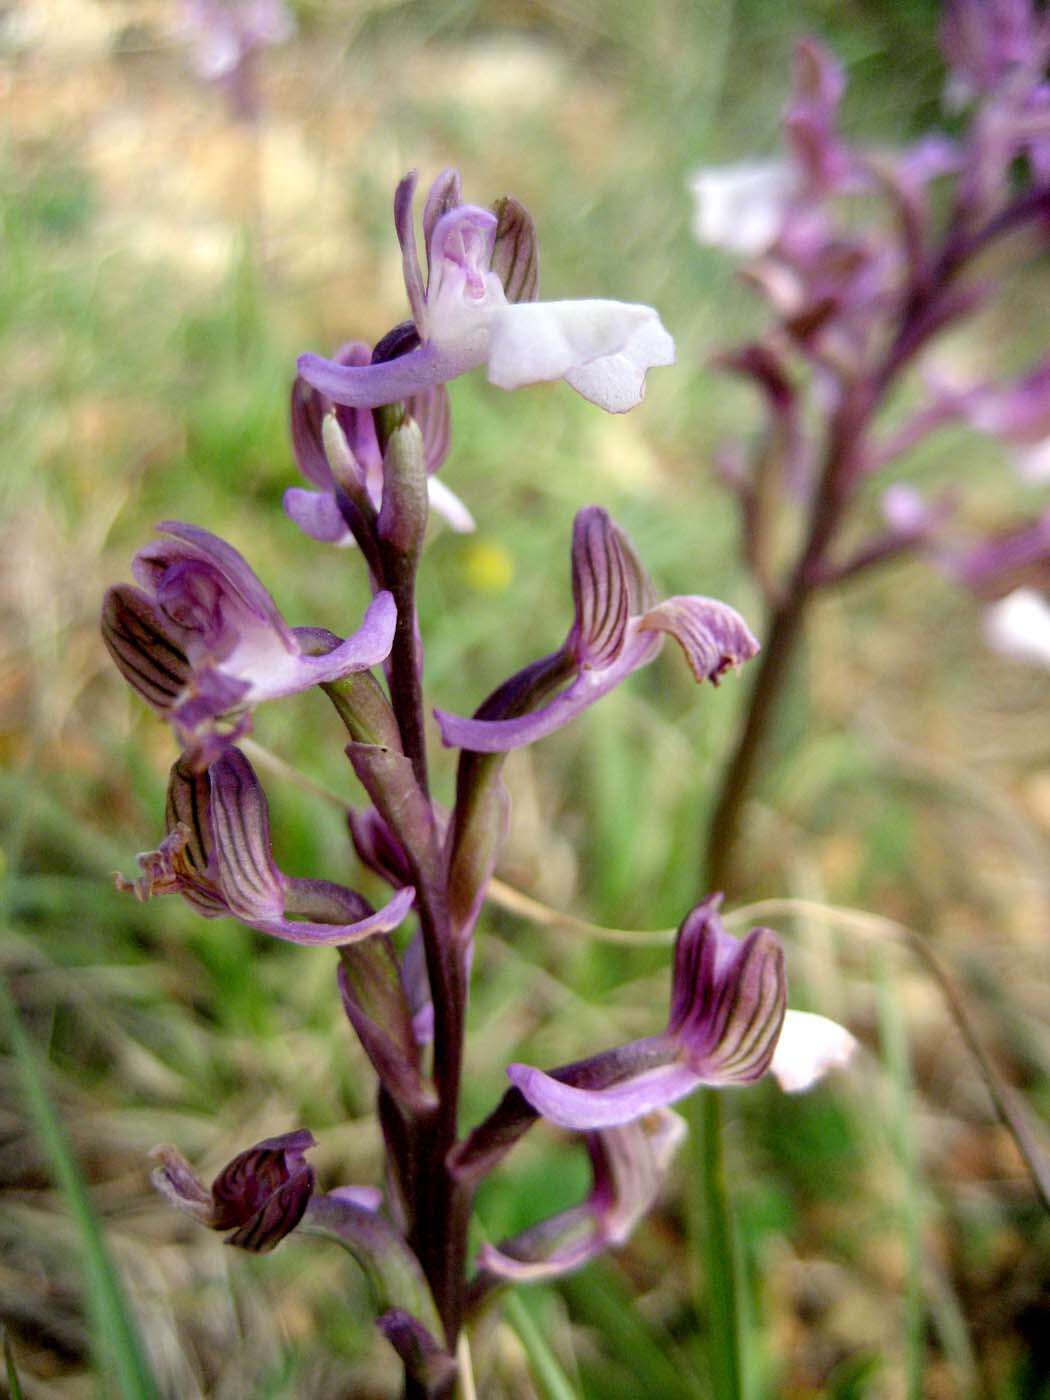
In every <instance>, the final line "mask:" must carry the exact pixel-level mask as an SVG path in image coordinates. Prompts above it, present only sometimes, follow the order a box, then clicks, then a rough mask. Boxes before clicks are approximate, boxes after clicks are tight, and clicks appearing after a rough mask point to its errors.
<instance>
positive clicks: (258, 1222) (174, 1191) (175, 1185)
mask: <svg viewBox="0 0 1050 1400" xmlns="http://www.w3.org/2000/svg"><path fill="white" fill-rule="evenodd" d="M316 1145H317V1144H316V1142H315V1140H314V1135H313V1133H310V1132H308V1131H307V1130H306V1129H305V1128H300V1129H298V1131H296V1132H294V1133H283V1134H282V1135H281V1136H280V1137H273V1138H266V1139H265V1140H264V1141H263V1142H257V1143H256V1144H255V1146H254V1147H249V1148H248V1149H247V1151H245V1152H241V1153H239V1154H238V1155H237V1156H236V1157H234V1159H233V1161H232V1162H230V1163H229V1165H228V1166H226V1167H224V1168H223V1169H222V1171H221V1172H220V1173H219V1175H218V1176H217V1177H216V1178H215V1180H214V1181H213V1182H212V1184H211V1187H210V1188H208V1187H206V1186H205V1185H204V1182H203V1181H202V1180H201V1179H200V1177H199V1176H198V1175H197V1173H196V1172H195V1171H194V1170H193V1168H192V1167H191V1166H190V1164H189V1162H187V1161H186V1159H185V1157H183V1155H182V1153H181V1152H179V1150H178V1149H177V1148H175V1147H168V1146H162V1147H155V1148H154V1149H153V1152H152V1153H151V1154H150V1155H151V1156H153V1157H156V1158H157V1159H158V1161H159V1162H160V1166H158V1167H156V1168H154V1171H153V1185H154V1186H155V1187H156V1188H157V1190H158V1191H159V1192H160V1193H161V1195H162V1196H164V1197H165V1198H166V1199H167V1200H168V1201H170V1203H171V1204H172V1205H173V1206H175V1208H176V1209H177V1210H181V1211H183V1212H184V1213H185V1214H186V1215H191V1216H193V1218H194V1220H197V1221H199V1222H200V1224H201V1225H205V1226H207V1228H208V1229H209V1230H224V1231H225V1230H230V1231H232V1232H233V1233H232V1234H230V1235H229V1236H228V1238H227V1240H226V1243H227V1244H232V1245H236V1246H237V1248H239V1249H247V1250H249V1251H250V1252H251V1253H253V1254H268V1253H269V1252H270V1250H271V1249H276V1247H277V1246H278V1245H279V1244H280V1242H281V1241H282V1240H283V1239H284V1237H285V1235H288V1234H290V1233H291V1232H292V1231H293V1230H294V1229H295V1227H296V1226H297V1225H298V1224H299V1222H300V1220H302V1218H303V1215H304V1214H305V1213H306V1207H307V1206H308V1205H309V1203H310V1197H311V1196H312V1195H313V1191H314V1186H315V1182H316V1179H315V1176H314V1169H313V1167H311V1166H310V1164H309V1163H308V1162H307V1160H306V1153H307V1152H308V1151H309V1150H310V1148H311V1147H316Z"/></svg>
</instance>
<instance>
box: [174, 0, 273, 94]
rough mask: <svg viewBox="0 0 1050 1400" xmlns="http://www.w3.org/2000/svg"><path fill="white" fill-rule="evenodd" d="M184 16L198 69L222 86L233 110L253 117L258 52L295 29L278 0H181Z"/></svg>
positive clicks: (194, 62) (269, 46)
mask: <svg viewBox="0 0 1050 1400" xmlns="http://www.w3.org/2000/svg"><path fill="white" fill-rule="evenodd" d="M182 20H183V28H184V30H185V32H186V33H187V34H188V35H189V37H190V38H191V39H192V42H193V55H192V57H193V66H194V68H195V69H196V71H197V72H198V74H199V75H200V76H201V77H202V78H204V79H205V80H206V81H207V82H213V83H219V84H221V85H222V86H223V87H224V88H225V90H226V92H227V94H228V96H229V99H230V103H231V106H232V107H233V110H234V113H235V114H236V115H237V116H239V117H245V118H249V119H250V118H253V117H256V116H257V115H258V108H259V95H258V91H257V88H256V73H255V60H256V56H257V54H258V53H259V51H260V50H261V49H264V48H272V47H274V46H275V45H277V44H283V43H286V42H287V41H288V40H289V39H290V38H291V37H292V36H293V35H294V33H295V21H294V20H293V18H292V16H291V14H290V13H289V11H288V9H287V8H286V6H285V5H284V4H283V3H282V0H182Z"/></svg>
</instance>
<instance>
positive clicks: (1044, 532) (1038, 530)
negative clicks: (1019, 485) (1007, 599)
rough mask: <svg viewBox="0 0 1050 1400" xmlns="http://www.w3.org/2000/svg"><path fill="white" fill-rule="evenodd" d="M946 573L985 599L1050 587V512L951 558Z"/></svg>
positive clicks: (1045, 512) (947, 562)
mask: <svg viewBox="0 0 1050 1400" xmlns="http://www.w3.org/2000/svg"><path fill="white" fill-rule="evenodd" d="M946 572H947V573H948V574H949V576H950V577H952V578H955V579H956V580H957V581H958V582H959V583H962V584H963V585H965V586H966V587H967V588H969V589H971V590H972V591H973V592H974V593H976V594H977V596H978V597H981V598H1002V597H1003V596H1004V595H1005V594H1007V593H1011V592H1013V591H1014V589H1017V588H1022V587H1036V588H1040V587H1042V588H1046V587H1050V510H1045V511H1044V512H1043V514H1042V515H1041V516H1038V517H1037V518H1036V519H1034V520H1029V521H1026V522H1025V523H1024V524H1022V525H1018V526H1015V527H1014V528H1012V529H1010V530H1004V531H1002V532H1001V533H999V534H997V535H992V536H990V537H989V538H987V539H984V540H982V541H981V542H980V544H975V545H972V546H971V547H970V548H969V549H966V550H963V551H962V552H960V553H959V554H957V555H956V556H954V557H952V558H949V559H948V560H947V561H946Z"/></svg>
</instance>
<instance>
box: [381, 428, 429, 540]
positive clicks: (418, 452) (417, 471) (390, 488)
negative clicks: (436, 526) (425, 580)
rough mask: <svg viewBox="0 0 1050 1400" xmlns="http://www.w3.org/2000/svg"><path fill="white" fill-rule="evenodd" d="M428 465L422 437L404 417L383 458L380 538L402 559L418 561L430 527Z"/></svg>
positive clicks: (394, 431)
mask: <svg viewBox="0 0 1050 1400" xmlns="http://www.w3.org/2000/svg"><path fill="white" fill-rule="evenodd" d="M427 509H428V503H427V466H426V457H425V454H424V451H423V434H422V433H421V432H420V430H419V425H418V424H417V423H416V421H415V419H414V418H407V417H406V418H405V419H404V421H403V422H402V423H401V424H400V426H398V427H396V428H395V429H394V430H393V432H392V433H391V434H390V438H389V441H388V442H387V445H386V451H385V453H384V455H383V504H382V506H381V507H380V511H379V537H380V539H381V540H382V541H383V543H384V544H385V545H386V546H388V547H389V548H391V549H393V550H394V551H395V552H396V553H397V554H398V555H400V556H401V557H402V559H408V560H413V561H414V560H415V559H417V558H418V557H419V552H420V550H421V549H422V547H423V536H424V534H425V532H426V528H427Z"/></svg>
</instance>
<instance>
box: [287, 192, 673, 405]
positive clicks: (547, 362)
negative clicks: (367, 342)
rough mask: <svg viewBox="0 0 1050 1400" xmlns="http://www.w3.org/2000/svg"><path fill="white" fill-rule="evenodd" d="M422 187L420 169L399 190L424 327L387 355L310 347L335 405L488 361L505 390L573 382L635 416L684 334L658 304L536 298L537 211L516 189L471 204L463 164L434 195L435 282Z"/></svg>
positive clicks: (317, 378) (404, 243) (414, 387)
mask: <svg viewBox="0 0 1050 1400" xmlns="http://www.w3.org/2000/svg"><path fill="white" fill-rule="evenodd" d="M415 188H416V175H415V173H414V172H413V173H411V174H409V175H406V176H405V178H404V179H403V180H402V181H401V183H400V185H398V187H397V193H396V194H395V196H394V225H395V228H396V230H397V237H398V241H399V243H400V244H401V256H402V262H403V266H404V276H405V288H406V290H407V292H408V301H409V306H410V308H411V312H412V322H413V325H414V328H415V335H414V336H413V337H411V339H410V341H409V342H408V348H407V353H405V354H402V355H399V356H398V357H397V358H394V359H390V360H387V361H385V362H383V363H376V362H375V359H373V363H372V364H370V365H366V366H358V365H341V364H339V363H338V362H336V361H333V360H325V359H322V358H320V357H319V356H317V355H303V356H301V357H300V360H299V373H300V374H301V375H302V377H303V378H304V379H305V380H306V381H307V383H309V384H312V385H313V386H314V388H316V389H319V390H320V391H321V392H322V393H323V394H326V395H327V396H328V397H329V398H330V399H332V400H333V402H335V403H339V404H346V405H348V406H350V407H352V408H376V407H379V406H380V405H382V404H391V403H397V402H398V401H399V400H402V399H407V398H409V397H411V396H412V395H414V394H419V393H420V392H422V391H423V390H424V389H428V388H432V387H433V386H434V385H437V384H444V383H446V382H447V381H448V380H450V379H455V378H457V377H458V376H459V375H461V374H466V373H467V371H468V370H472V369H477V368H479V367H480V366H481V365H484V366H485V367H486V370H487V372H488V377H489V380H490V381H491V383H493V384H496V385H498V386H499V387H500V388H501V389H518V388H521V387H522V386H523V385H526V384H538V383H541V382H544V381H546V380H552V379H565V380H567V381H568V383H569V384H571V385H572V387H573V388H574V389H575V390H576V391H577V393H579V394H582V395H583V397H584V398H585V399H589V400H590V401H591V402H592V403H596V404H598V406H599V407H601V408H604V409H607V410H608V411H609V412H610V413H624V412H626V411H627V410H628V409H631V408H634V407H635V406H636V405H637V404H638V403H640V402H641V400H642V397H643V395H644V393H645V375H646V371H647V370H648V369H650V368H651V367H652V366H654V365H670V364H673V363H674V342H673V340H672V339H671V337H670V335H668V333H667V331H666V330H665V329H664V327H663V325H662V324H661V322H660V318H659V316H658V315H657V313H656V312H655V311H654V310H653V309H652V308H651V307H648V306H637V305H632V304H628V303H625V302H618V301H598V300H595V301H551V302H538V301H536V290H537V283H538V254H537V250H536V233H535V228H534V226H533V222H532V219H531V217H530V216H529V214H528V212H527V211H526V210H525V209H524V208H523V207H522V206H521V205H520V204H519V203H518V202H517V200H515V199H512V198H510V197H507V198H505V199H503V200H501V201H499V202H498V204H497V205H496V206H495V210H494V212H490V211H489V210H487V209H480V208H478V206H477V205H473V204H463V203H462V202H461V199H460V180H459V174H458V172H457V171H455V170H446V171H445V172H444V173H443V174H441V175H439V176H438V178H437V179H436V180H435V181H434V183H433V185H432V186H431V188H430V192H429V194H428V195H427V199H426V205H425V207H424V210H423V237H424V244H425V249H426V257H427V269H428V276H427V282H426V285H425V286H424V283H423V273H422V269H421V266H420V262H419V254H418V251H417V248H416V238H415V233H414V231H413V226H412V205H413V197H414V194H415ZM412 342H415V343H414V345H413V344H412Z"/></svg>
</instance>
